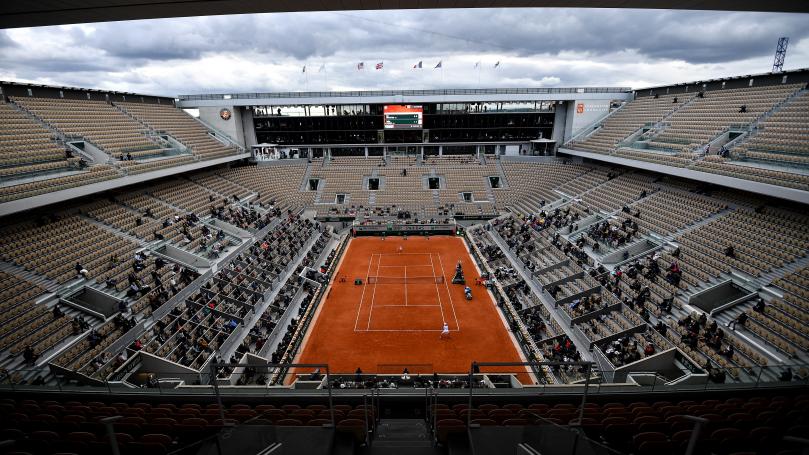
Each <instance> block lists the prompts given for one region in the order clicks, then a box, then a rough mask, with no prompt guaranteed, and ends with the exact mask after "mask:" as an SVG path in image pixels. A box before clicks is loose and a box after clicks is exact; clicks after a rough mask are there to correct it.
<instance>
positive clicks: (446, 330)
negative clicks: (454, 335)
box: [441, 322, 449, 340]
mask: <svg viewBox="0 0 809 455" xmlns="http://www.w3.org/2000/svg"><path fill="white" fill-rule="evenodd" d="M441 339H442V340H444V339H446V340H448V339H449V324H447V323H446V322H445V323H444V328H442V329H441Z"/></svg>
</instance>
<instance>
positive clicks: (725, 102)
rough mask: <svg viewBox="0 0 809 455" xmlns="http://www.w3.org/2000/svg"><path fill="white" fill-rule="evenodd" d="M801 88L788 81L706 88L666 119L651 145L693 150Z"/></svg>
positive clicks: (653, 146)
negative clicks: (771, 83)
mask: <svg viewBox="0 0 809 455" xmlns="http://www.w3.org/2000/svg"><path fill="white" fill-rule="evenodd" d="M800 88H801V86H800V85H797V84H789V85H771V86H764V87H752V88H742V89H728V90H711V91H707V92H703V93H704V95H703V96H702V97H700V96H698V97H695V98H694V99H693V101H691V102H690V103H689V104H688V105H687V106H684V107H683V108H682V109H679V110H678V111H676V112H675V113H674V114H672V115H671V117H669V118H668V119H666V123H668V124H670V126H668V127H665V128H664V129H663V131H662V132H661V133H660V134H658V135H657V136H655V137H653V138H652V140H651V141H649V147H652V148H659V149H664V150H673V151H681V150H682V151H691V150H694V149H695V148H696V147H700V146H703V145H705V144H707V143H708V142H709V141H710V140H711V139H713V138H714V137H715V136H717V135H718V134H719V133H721V132H722V131H724V130H725V129H727V128H728V127H731V126H732V125H742V126H744V125H748V124H750V123H751V122H752V121H754V120H755V119H756V118H758V117H759V116H760V115H762V114H764V113H765V112H767V111H769V110H770V109H772V108H773V107H775V106H776V105H777V104H778V103H780V102H782V101H784V100H785V99H786V98H787V97H788V96H789V95H791V94H793V93H795V91H797V90H799V89H800ZM742 111H744V112H742Z"/></svg>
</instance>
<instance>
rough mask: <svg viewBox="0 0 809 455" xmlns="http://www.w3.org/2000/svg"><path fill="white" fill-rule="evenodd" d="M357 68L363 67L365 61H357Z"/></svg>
mask: <svg viewBox="0 0 809 455" xmlns="http://www.w3.org/2000/svg"><path fill="white" fill-rule="evenodd" d="M357 69H358V70H361V69H365V62H359V63H357Z"/></svg>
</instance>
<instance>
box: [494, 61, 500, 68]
mask: <svg viewBox="0 0 809 455" xmlns="http://www.w3.org/2000/svg"><path fill="white" fill-rule="evenodd" d="M498 66H500V60H498V61H497V63H495V64H494V67H495V68H497V67H498Z"/></svg>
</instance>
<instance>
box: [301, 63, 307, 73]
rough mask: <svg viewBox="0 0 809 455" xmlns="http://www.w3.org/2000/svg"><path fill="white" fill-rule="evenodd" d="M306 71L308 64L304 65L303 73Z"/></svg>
mask: <svg viewBox="0 0 809 455" xmlns="http://www.w3.org/2000/svg"><path fill="white" fill-rule="evenodd" d="M305 72H306V65H303V71H301V73H305Z"/></svg>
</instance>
